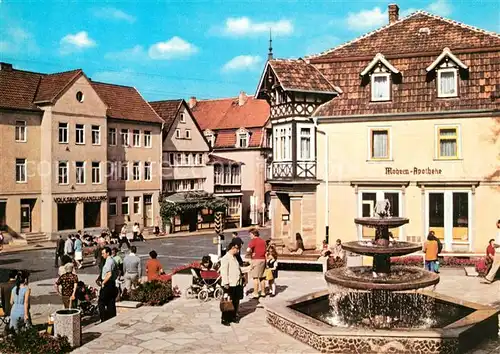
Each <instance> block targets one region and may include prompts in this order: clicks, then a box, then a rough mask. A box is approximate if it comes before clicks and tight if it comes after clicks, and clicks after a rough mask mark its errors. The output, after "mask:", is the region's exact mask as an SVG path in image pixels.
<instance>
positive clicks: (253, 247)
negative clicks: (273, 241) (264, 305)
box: [247, 229, 266, 299]
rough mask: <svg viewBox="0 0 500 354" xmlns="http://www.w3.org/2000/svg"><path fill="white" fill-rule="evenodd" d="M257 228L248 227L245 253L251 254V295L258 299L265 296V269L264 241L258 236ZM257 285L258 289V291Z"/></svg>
mask: <svg viewBox="0 0 500 354" xmlns="http://www.w3.org/2000/svg"><path fill="white" fill-rule="evenodd" d="M259 236H260V235H259V231H257V229H250V238H251V240H250V242H249V243H248V248H247V253H250V254H251V259H252V260H251V262H250V276H251V277H252V279H253V297H254V299H258V298H259V297H260V296H263V297H265V296H266V278H265V277H264V271H265V269H266V241H264V240H263V239H261V238H260V237H259ZM259 285H260V290H261V292H259Z"/></svg>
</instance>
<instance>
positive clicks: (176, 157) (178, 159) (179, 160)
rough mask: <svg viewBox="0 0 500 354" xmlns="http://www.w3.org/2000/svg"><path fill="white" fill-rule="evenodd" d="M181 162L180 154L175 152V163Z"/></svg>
mask: <svg viewBox="0 0 500 354" xmlns="http://www.w3.org/2000/svg"><path fill="white" fill-rule="evenodd" d="M181 164H182V154H175V165H176V166H180V165H181Z"/></svg>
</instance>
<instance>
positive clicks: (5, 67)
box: [0, 62, 12, 71]
mask: <svg viewBox="0 0 500 354" xmlns="http://www.w3.org/2000/svg"><path fill="white" fill-rule="evenodd" d="M0 71H12V64H10V63H4V62H0Z"/></svg>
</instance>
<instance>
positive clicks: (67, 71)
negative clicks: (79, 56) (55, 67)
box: [42, 68, 83, 76]
mask: <svg viewBox="0 0 500 354" xmlns="http://www.w3.org/2000/svg"><path fill="white" fill-rule="evenodd" d="M80 71H81V72H83V70H82V69H80V68H78V69H73V70H66V71H59V72H56V73H51V74H42V75H45V76H52V75H61V74H68V73H71V72H80Z"/></svg>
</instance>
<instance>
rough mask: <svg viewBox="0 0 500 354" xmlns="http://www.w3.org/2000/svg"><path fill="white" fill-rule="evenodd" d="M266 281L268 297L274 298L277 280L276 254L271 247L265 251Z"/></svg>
mask: <svg viewBox="0 0 500 354" xmlns="http://www.w3.org/2000/svg"><path fill="white" fill-rule="evenodd" d="M266 268H267V269H266V279H267V281H268V284H269V292H270V293H269V295H270V296H271V297H274V296H275V295H276V278H278V253H277V252H276V249H275V248H274V247H273V246H271V247H269V250H268V251H267V262H266Z"/></svg>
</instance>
